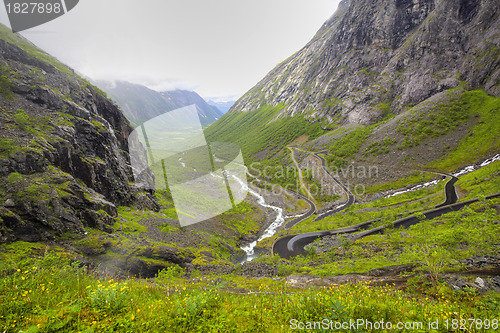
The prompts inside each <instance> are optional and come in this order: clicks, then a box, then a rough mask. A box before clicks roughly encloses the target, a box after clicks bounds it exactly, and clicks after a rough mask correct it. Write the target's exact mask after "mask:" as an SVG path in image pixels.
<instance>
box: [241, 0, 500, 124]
mask: <svg viewBox="0 0 500 333" xmlns="http://www.w3.org/2000/svg"><path fill="white" fill-rule="evenodd" d="M459 86H462V87H463V88H465V89H483V90H485V91H486V92H487V93H488V94H490V95H493V96H496V97H498V96H500V6H499V3H498V1H496V0H344V1H342V2H341V4H340V6H339V8H338V10H337V12H336V13H335V14H334V15H333V16H332V17H331V18H330V19H329V20H328V21H327V22H326V23H325V24H324V25H323V26H322V27H321V29H320V30H319V31H318V33H317V34H316V36H314V38H313V39H312V41H311V42H310V43H309V44H307V45H306V46H305V47H304V48H303V49H301V50H300V51H299V52H297V53H296V54H294V55H293V56H292V57H290V58H289V59H287V60H286V61H284V62H283V63H281V64H279V65H278V66H277V67H276V68H275V69H274V70H272V71H271V72H270V73H269V74H268V75H267V76H266V77H265V78H264V79H263V80H262V81H261V82H259V83H258V84H257V86H256V87H254V88H253V89H252V90H250V91H249V92H248V93H247V94H246V95H245V96H243V97H242V98H241V99H240V100H239V101H238V102H237V103H236V104H235V105H234V107H233V108H232V109H231V111H252V110H254V109H257V108H258V107H259V106H261V105H264V104H265V105H273V106H277V105H279V104H284V105H286V106H285V108H283V110H282V111H281V112H280V115H279V116H293V115H297V114H303V115H305V116H306V118H308V119H310V120H312V121H315V120H326V121H328V122H330V123H333V122H339V123H359V124H370V123H373V122H375V121H377V120H379V119H380V118H381V117H383V116H384V114H385V113H387V112H389V110H391V111H392V112H393V113H401V112H403V111H405V110H406V109H408V108H409V107H411V106H414V105H417V104H419V103H421V102H423V101H425V100H427V99H429V98H430V97H432V96H433V95H436V94H438V93H439V92H442V91H445V90H448V89H452V88H456V87H459Z"/></svg>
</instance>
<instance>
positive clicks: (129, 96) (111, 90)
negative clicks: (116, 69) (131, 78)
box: [97, 81, 223, 126]
mask: <svg viewBox="0 0 500 333" xmlns="http://www.w3.org/2000/svg"><path fill="white" fill-rule="evenodd" d="M97 84H98V85H99V86H100V87H101V89H103V90H104V91H105V92H106V93H107V94H108V95H109V96H110V97H111V98H112V99H113V100H114V101H115V102H116V103H117V104H118V105H119V106H120V107H121V109H122V110H123V113H124V114H125V116H126V117H127V119H128V120H129V121H130V123H131V124H132V125H134V126H138V125H140V124H141V123H143V122H145V121H148V120H150V119H153V118H155V117H157V116H159V115H162V114H164V113H165V112H169V111H173V110H175V109H179V108H182V107H184V106H189V105H193V104H195V105H196V106H197V107H198V114H199V116H200V121H201V123H202V125H203V126H208V125H210V124H212V123H214V122H215V121H217V119H219V118H220V117H222V116H223V113H222V112H221V111H220V110H219V109H217V108H216V107H215V106H212V105H209V104H208V103H207V102H206V101H205V100H204V99H203V98H202V97H201V96H200V95H198V94H197V93H195V92H194V91H187V90H174V91H165V92H157V91H155V90H152V89H149V88H147V87H145V86H142V85H139V84H134V83H129V82H125V81H116V82H106V81H99V82H98V83H97Z"/></svg>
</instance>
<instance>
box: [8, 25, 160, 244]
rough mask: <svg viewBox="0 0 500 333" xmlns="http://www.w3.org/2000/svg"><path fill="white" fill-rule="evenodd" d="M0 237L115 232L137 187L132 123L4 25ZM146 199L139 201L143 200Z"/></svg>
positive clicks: (144, 198)
mask: <svg viewBox="0 0 500 333" xmlns="http://www.w3.org/2000/svg"><path fill="white" fill-rule="evenodd" d="M0 71H1V73H0V75H1V76H0V105H1V113H0V123H1V126H0V176H1V178H0V242H3V241H13V240H16V239H20V240H27V241H39V240H50V239H54V236H61V235H63V234H73V235H78V234H81V235H83V234H84V233H85V230H84V227H86V226H90V227H96V228H100V229H102V230H109V226H110V225H111V224H113V223H114V222H115V221H114V219H113V217H114V216H116V215H117V206H118V205H132V204H136V205H138V206H140V207H148V208H152V209H154V208H156V206H157V205H156V203H155V202H154V201H153V200H152V198H151V197H150V195H149V194H147V193H144V192H143V193H140V192H141V189H140V187H138V186H137V185H133V174H132V169H131V166H130V161H129V155H128V152H127V151H128V135H129V133H130V132H131V131H132V128H131V127H130V125H129V122H128V121H127V120H126V118H125V117H124V116H123V114H122V113H121V112H120V110H119V108H118V107H117V106H116V105H114V104H113V103H112V102H111V101H109V100H108V99H107V98H106V97H105V96H104V94H103V93H102V92H101V91H99V90H98V89H97V88H95V87H93V86H91V85H90V84H89V83H88V82H86V81H85V80H83V79H82V78H80V77H78V76H77V75H75V74H74V73H73V71H72V70H71V69H69V68H67V67H66V66H64V65H62V64H61V63H59V62H57V60H55V59H54V58H52V57H50V56H49V55H48V54H46V53H44V52H43V51H41V50H39V49H37V48H36V47H34V46H33V45H32V44H30V43H29V42H28V41H26V40H24V39H22V38H21V37H19V36H17V35H14V34H12V33H11V32H10V31H9V30H8V29H7V28H6V27H4V26H1V27H0ZM139 198H140V199H141V200H138V199H139Z"/></svg>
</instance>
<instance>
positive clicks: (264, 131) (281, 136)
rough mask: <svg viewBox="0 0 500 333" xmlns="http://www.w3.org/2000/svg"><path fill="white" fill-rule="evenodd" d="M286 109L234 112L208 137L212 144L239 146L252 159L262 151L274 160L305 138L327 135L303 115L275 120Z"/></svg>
mask: <svg viewBox="0 0 500 333" xmlns="http://www.w3.org/2000/svg"><path fill="white" fill-rule="evenodd" d="M283 107H284V105H280V106H276V107H273V106H268V105H266V106H262V107H260V108H259V109H257V110H254V111H250V112H230V113H228V114H226V115H224V117H222V118H221V119H219V120H218V121H217V122H216V123H215V124H213V125H212V126H210V127H209V128H208V129H207V130H206V131H205V134H206V136H207V139H208V141H210V142H215V141H219V142H233V143H236V144H238V145H239V146H240V147H241V150H242V152H243V155H244V157H245V158H247V159H249V160H252V159H255V158H256V157H255V154H257V153H259V152H265V153H266V154H265V155H264V156H266V157H267V158H270V157H272V156H273V155H274V154H276V153H277V152H279V151H281V150H282V149H283V148H284V147H285V146H286V145H287V144H289V143H291V142H292V141H293V140H295V139H296V138H298V137H299V136H301V135H304V134H306V135H308V136H309V137H310V138H311V139H314V138H317V137H319V136H321V135H322V134H324V131H323V130H322V129H321V125H320V124H319V123H316V124H311V123H310V122H308V121H307V120H305V119H304V118H303V117H302V116H297V117H293V118H287V117H283V118H278V119H274V118H275V117H276V116H277V114H278V113H279V112H280V110H281V109H283Z"/></svg>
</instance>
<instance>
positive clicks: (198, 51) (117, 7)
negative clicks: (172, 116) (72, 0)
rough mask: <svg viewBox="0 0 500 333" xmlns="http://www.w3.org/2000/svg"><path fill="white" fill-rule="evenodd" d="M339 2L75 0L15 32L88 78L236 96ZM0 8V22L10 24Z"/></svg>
mask: <svg viewBox="0 0 500 333" xmlns="http://www.w3.org/2000/svg"><path fill="white" fill-rule="evenodd" d="M339 2H340V1H339V0H80V2H79V4H78V5H77V6H76V7H75V8H74V9H73V10H71V11H70V12H68V13H67V14H66V15H64V16H62V17H59V18H57V19H55V20H54V21H51V22H48V23H46V24H44V25H41V26H38V27H35V28H32V29H30V30H26V31H24V32H22V33H21V34H22V35H24V36H25V37H26V38H28V39H29V40H31V41H32V42H34V43H35V44H36V45H38V46H39V47H41V48H43V49H44V50H46V51H47V52H49V53H51V54H52V55H54V56H56V57H57V58H58V59H59V60H61V61H62V62H64V63H66V64H68V65H69V66H70V67H72V68H74V69H75V70H77V71H79V72H81V73H83V74H84V75H86V76H88V77H90V78H91V79H94V80H98V79H106V80H112V79H121V80H128V81H131V82H135V83H142V84H146V85H148V86H150V87H154V88H156V89H157V90H169V89H175V88H183V89H189V90H195V91H196V92H198V93H199V94H201V95H202V96H204V97H225V96H240V95H242V94H244V93H245V92H246V91H248V90H249V89H250V88H252V87H253V86H254V85H255V84H256V83H257V82H258V81H259V80H260V79H262V78H263V77H264V75H266V74H267V73H268V72H269V71H270V70H271V69H272V68H274V66H276V65H277V64H278V63H279V62H281V61H282V60H284V59H286V58H287V57H289V56H291V55H292V54H293V53H295V52H296V51H298V50H299V49H300V48H302V47H303V46H304V45H305V44H306V43H307V42H308V41H309V40H310V39H311V38H312V37H313V36H314V34H315V33H316V31H317V30H318V29H319V28H320V27H321V25H322V24H323V23H324V22H325V21H326V20H327V19H328V18H329V17H330V16H331V15H332V14H333V13H334V12H335V10H336V8H337V6H338V3H339ZM0 8H1V9H0V22H2V23H3V24H5V25H7V26H10V24H9V22H8V19H7V16H6V12H5V7H4V6H0Z"/></svg>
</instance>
